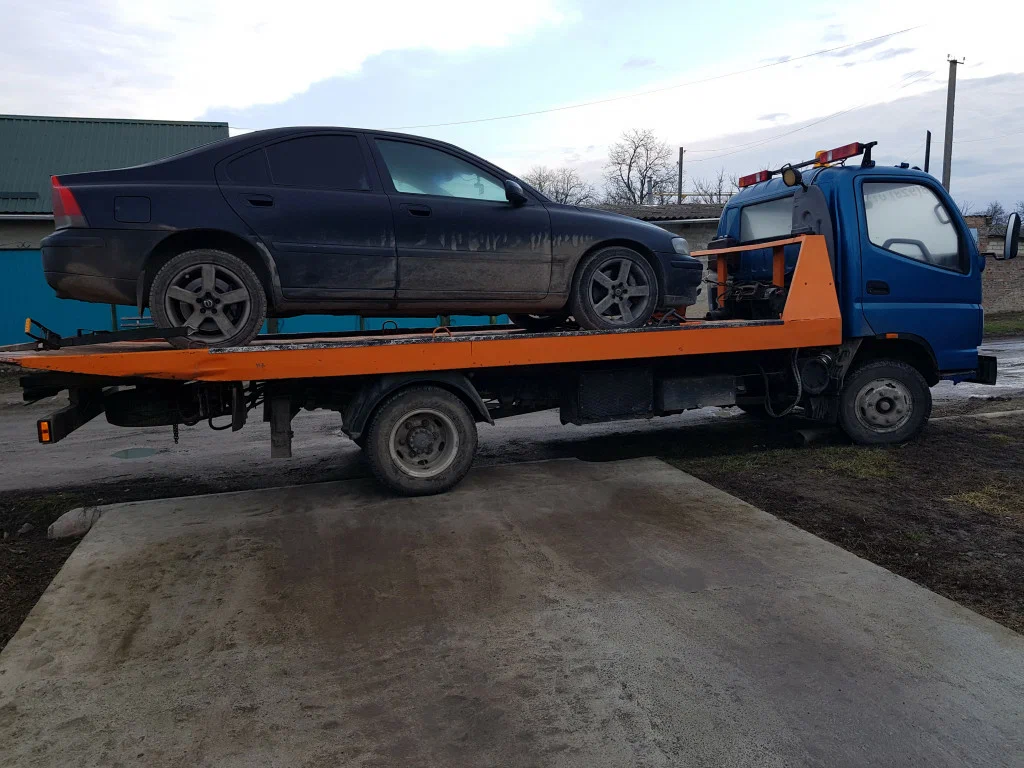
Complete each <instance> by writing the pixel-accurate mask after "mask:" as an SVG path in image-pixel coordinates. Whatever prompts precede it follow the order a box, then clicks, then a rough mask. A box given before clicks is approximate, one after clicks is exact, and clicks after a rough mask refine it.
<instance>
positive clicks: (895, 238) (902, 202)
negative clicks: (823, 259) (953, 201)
mask: <svg viewBox="0 0 1024 768" xmlns="http://www.w3.org/2000/svg"><path fill="white" fill-rule="evenodd" d="M863 193H864V212H865V214H866V217H867V223H868V240H870V241H871V243H872V244H873V245H877V246H879V247H880V248H884V249H885V250H887V251H892V252H893V253H896V254H899V255H900V256H905V257H907V258H909V259H914V260H916V261H923V262H925V263H926V264H932V265H934V266H936V267H942V268H943V269H955V270H960V271H962V264H961V260H960V238H959V236H958V235H957V231H956V227H955V226H954V225H953V220H952V217H951V216H950V215H949V211H948V210H947V209H946V206H945V205H944V204H943V202H942V201H941V200H940V199H939V197H938V195H936V194H935V192H933V191H932V190H931V189H929V188H928V187H926V186H925V185H924V184H915V183H906V182H888V181H886V182H881V181H870V182H867V181H866V182H864V188H863Z"/></svg>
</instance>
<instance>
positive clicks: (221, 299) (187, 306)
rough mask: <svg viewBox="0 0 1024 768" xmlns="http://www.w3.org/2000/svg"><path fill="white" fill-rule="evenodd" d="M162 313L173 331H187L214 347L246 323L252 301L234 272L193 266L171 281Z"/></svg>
mask: <svg viewBox="0 0 1024 768" xmlns="http://www.w3.org/2000/svg"><path fill="white" fill-rule="evenodd" d="M164 310H165V311H166V312H167V317H168V318H169V319H170V321H171V325H172V326H173V327H176V328H178V327H186V328H191V329H192V330H193V333H192V336H191V338H200V339H202V340H203V341H207V342H210V343H216V342H220V341H225V340H227V339H230V338H231V337H233V336H235V335H236V334H237V333H238V332H239V330H240V329H242V328H243V327H244V326H245V325H246V323H248V322H249V318H250V316H251V315H252V297H251V296H250V295H249V289H248V288H246V287H245V283H243V282H242V278H241V277H240V276H239V275H238V274H236V273H235V272H234V270H231V269H229V268H228V267H223V266H221V265H219V264H208V263H207V264H194V265H192V266H189V267H185V268H184V269H182V270H181V271H179V272H178V274H176V275H175V276H174V278H173V279H172V280H171V284H170V287H169V288H168V289H167V293H166V294H165V296H164Z"/></svg>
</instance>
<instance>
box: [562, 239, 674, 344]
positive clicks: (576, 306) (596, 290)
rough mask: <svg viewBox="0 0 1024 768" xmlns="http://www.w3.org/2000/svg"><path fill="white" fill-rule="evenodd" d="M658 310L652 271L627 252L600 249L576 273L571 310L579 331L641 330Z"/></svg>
mask: <svg viewBox="0 0 1024 768" xmlns="http://www.w3.org/2000/svg"><path fill="white" fill-rule="evenodd" d="M657 306H658V277H657V275H656V274H655V272H654V268H653V267H652V266H651V265H650V263H649V262H648V261H647V259H645V258H644V257H643V256H641V255H640V254H639V253H637V252H636V251H634V250H632V249H630V248H623V247H618V246H613V247H611V248H602V249H601V250H599V251H595V252H594V253H592V254H590V255H589V256H587V257H586V258H584V260H583V261H582V262H581V263H580V265H579V267H578V268H577V269H576V275H575V276H574V277H573V284H572V297H571V307H572V315H573V317H575V318H576V322H577V323H579V324H580V326H581V327H582V328H586V329H588V330H615V329H619V328H640V327H642V326H644V325H646V324H647V322H648V321H649V320H650V319H651V316H652V315H653V314H654V310H655V309H656V308H657Z"/></svg>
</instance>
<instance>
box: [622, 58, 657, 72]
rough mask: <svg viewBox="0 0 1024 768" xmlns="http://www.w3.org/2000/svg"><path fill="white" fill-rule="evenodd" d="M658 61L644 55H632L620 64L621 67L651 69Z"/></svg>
mask: <svg viewBox="0 0 1024 768" xmlns="http://www.w3.org/2000/svg"><path fill="white" fill-rule="evenodd" d="M657 64H658V62H657V61H655V60H654V59H650V58H647V57H645V56H633V57H632V58H630V59H627V60H626V61H625V62H623V64H622V68H623V69H651V68H652V67H654V66H657Z"/></svg>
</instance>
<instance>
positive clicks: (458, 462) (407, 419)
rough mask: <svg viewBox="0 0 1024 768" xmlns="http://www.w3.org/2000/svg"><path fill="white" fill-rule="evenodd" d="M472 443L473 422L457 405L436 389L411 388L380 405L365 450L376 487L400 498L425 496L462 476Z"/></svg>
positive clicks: (473, 450)
mask: <svg viewBox="0 0 1024 768" xmlns="http://www.w3.org/2000/svg"><path fill="white" fill-rule="evenodd" d="M476 444H477V434H476V422H475V420H474V419H473V414H472V413H470V411H469V408H467V407H466V404H465V403H463V402H462V400H460V399H459V398H458V397H456V396H455V395H453V394H452V393H451V392H449V391H448V390H446V389H441V388H440V387H434V386H416V387H410V388H408V389H404V390H402V391H401V392H399V393H397V394H395V395H392V396H391V397H390V398H388V399H387V400H385V401H384V403H383V405H381V406H380V408H379V409H378V410H377V413H376V414H375V415H374V417H373V421H372V423H371V424H370V429H369V431H368V433H367V437H366V448H365V451H366V459H367V461H368V462H369V464H370V469H371V470H372V471H373V474H374V476H375V477H376V478H377V479H378V480H379V481H380V482H381V483H382V484H384V485H385V486H387V487H388V488H390V489H391V490H393V491H395V492H397V493H400V494H402V495H403V496H426V495H429V494H433V493H442V492H444V491H447V490H448V489H449V488H452V487H453V486H455V485H457V484H458V483H459V481H460V480H462V478H464V477H465V476H466V473H467V472H469V468H470V467H471V466H472V464H473V456H474V455H475V454H476Z"/></svg>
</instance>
